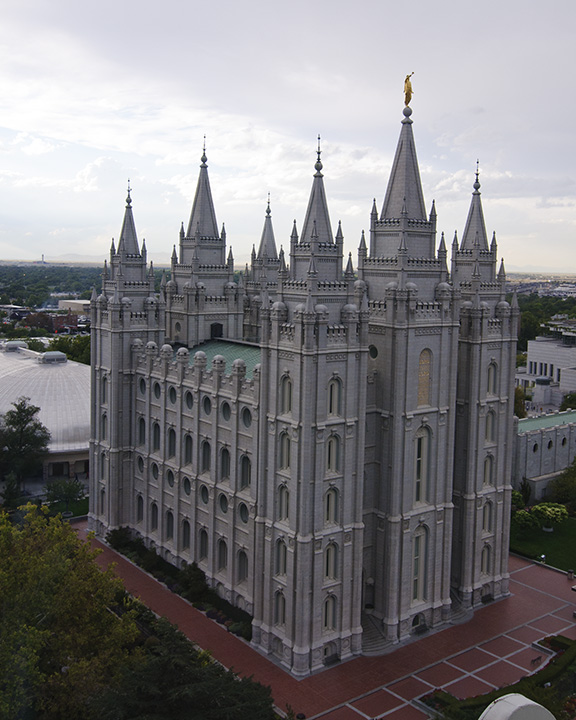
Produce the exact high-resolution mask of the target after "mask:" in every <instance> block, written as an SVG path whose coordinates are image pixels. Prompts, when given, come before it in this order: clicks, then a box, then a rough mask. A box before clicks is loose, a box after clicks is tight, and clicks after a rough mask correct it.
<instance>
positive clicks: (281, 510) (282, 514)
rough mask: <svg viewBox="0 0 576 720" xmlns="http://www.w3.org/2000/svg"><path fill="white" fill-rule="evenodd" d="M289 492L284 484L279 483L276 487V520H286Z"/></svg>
mask: <svg viewBox="0 0 576 720" xmlns="http://www.w3.org/2000/svg"><path fill="white" fill-rule="evenodd" d="M289 499H290V493H289V492H288V489H287V487H286V485H280V487H279V488H278V520H288V512H289V509H288V502H289Z"/></svg>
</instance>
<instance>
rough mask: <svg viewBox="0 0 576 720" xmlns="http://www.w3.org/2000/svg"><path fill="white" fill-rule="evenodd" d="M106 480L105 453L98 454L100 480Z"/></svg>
mask: <svg viewBox="0 0 576 720" xmlns="http://www.w3.org/2000/svg"><path fill="white" fill-rule="evenodd" d="M105 479H106V453H105V452H102V453H100V480H105Z"/></svg>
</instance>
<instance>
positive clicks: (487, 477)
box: [484, 455, 494, 485]
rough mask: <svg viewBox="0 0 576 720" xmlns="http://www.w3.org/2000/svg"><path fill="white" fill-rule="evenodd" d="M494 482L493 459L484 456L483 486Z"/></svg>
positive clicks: (490, 456) (489, 456)
mask: <svg viewBox="0 0 576 720" xmlns="http://www.w3.org/2000/svg"><path fill="white" fill-rule="evenodd" d="M493 482H494V458H493V457H492V455H486V457H485V458H484V485H492V484H493Z"/></svg>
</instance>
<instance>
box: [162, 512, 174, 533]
mask: <svg viewBox="0 0 576 720" xmlns="http://www.w3.org/2000/svg"><path fill="white" fill-rule="evenodd" d="M164 535H165V537H166V540H172V538H173V537H174V513H173V512H172V510H168V512H167V513H166V527H165V528H164Z"/></svg>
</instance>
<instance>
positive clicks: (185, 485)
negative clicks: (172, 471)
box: [182, 477, 192, 495]
mask: <svg viewBox="0 0 576 720" xmlns="http://www.w3.org/2000/svg"><path fill="white" fill-rule="evenodd" d="M182 487H183V488H184V492H185V493H186V495H190V493H191V492H192V485H191V483H190V479H189V478H187V477H185V478H184V480H182Z"/></svg>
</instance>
